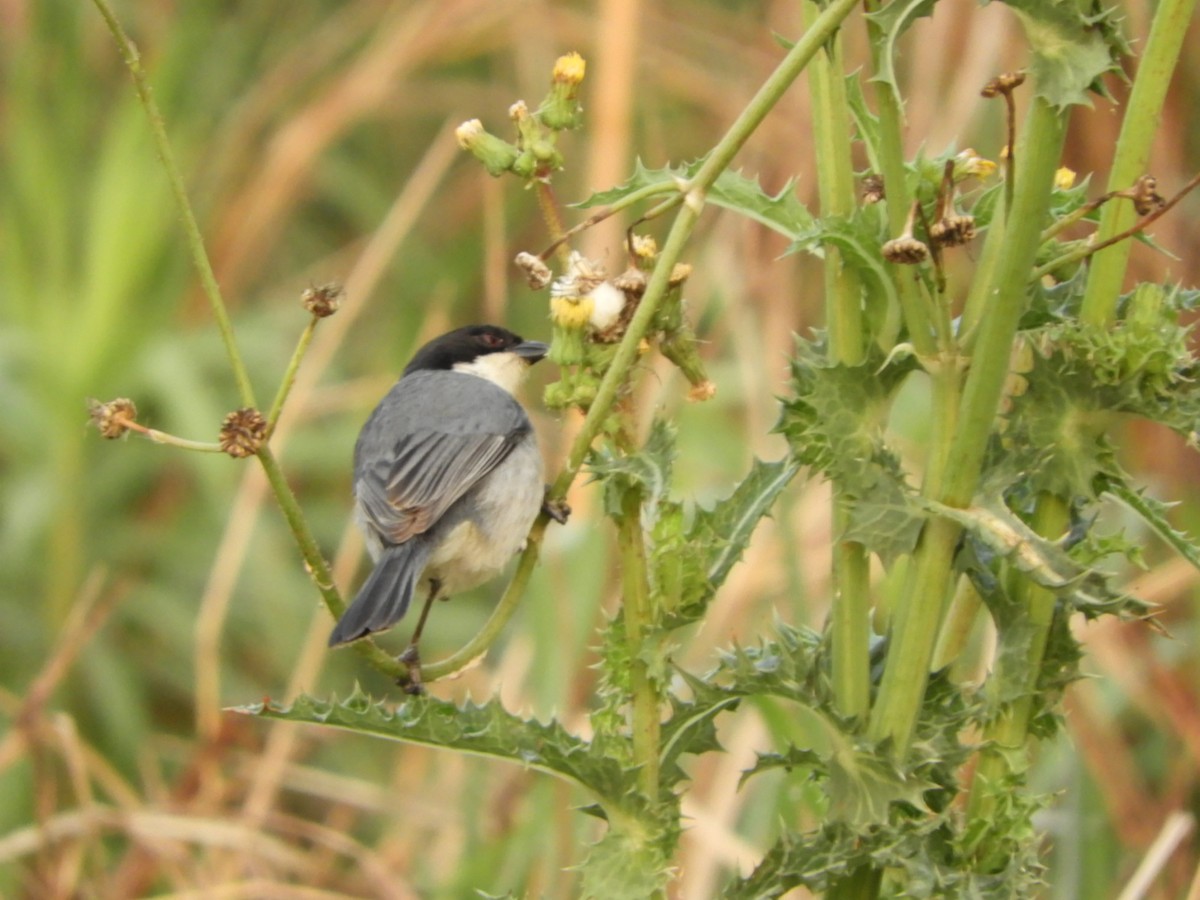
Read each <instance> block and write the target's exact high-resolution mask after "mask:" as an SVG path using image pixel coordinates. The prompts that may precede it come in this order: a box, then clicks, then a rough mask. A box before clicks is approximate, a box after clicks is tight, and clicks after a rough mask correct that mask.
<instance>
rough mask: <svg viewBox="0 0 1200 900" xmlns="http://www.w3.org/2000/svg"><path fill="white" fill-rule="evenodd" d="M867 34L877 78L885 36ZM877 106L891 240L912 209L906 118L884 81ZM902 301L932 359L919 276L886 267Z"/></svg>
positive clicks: (875, 29)
mask: <svg viewBox="0 0 1200 900" xmlns="http://www.w3.org/2000/svg"><path fill="white" fill-rule="evenodd" d="M878 7H879V2H878V0H869V2H868V3H867V11H868V12H874V11H876V10H877V9H878ZM867 33H868V35H869V39H870V42H871V66H872V69H873V70H874V72H875V73H876V75H877V76H878V74H879V72H880V71H881V70H882V67H883V62H882V55H883V48H884V41H885V40H886V37H885V35H884V34H883V33H882V32H881V30H880V28H879V26H878V25H876V24H875V23H874V21H873V20H870V19H868V20H867ZM873 83H874V87H875V106H876V108H877V112H878V116H879V165H880V173H879V174H880V175H882V176H883V187H884V193H885V197H886V199H885V200H884V202H885V203H886V204H887V215H888V232H889V234H890V235H891V236H892V237H898V236H899V235H901V234H903V233H904V227H905V222H906V221H907V219H908V211H909V209H910V208H911V206H912V195H911V194H910V193H909V190H908V170H907V168H906V167H905V162H904V137H903V132H904V114H903V111H902V110H901V108H900V100H899V98H898V97H897V96H896V92H895V91H894V90H893V89H892V86H891V85H890V84H888V83H887V82H886V81H884V80H883V79H881V78H878V77H877V78H876V79H875V80H874V82H873ZM887 266H888V268H889V269H890V270H891V273H892V280H893V281H894V282H895V284H896V293H897V294H898V296H899V297H900V306H901V309H902V311H903V313H904V322H905V325H907V326H908V339H909V341H911V342H912V345H913V347H914V348H915V349H916V351H917V353H918V355H920V356H926V357H928V356H932V355H933V354H934V353H935V352H936V349H937V348H936V345H935V343H934V336H933V331H934V330H933V322H932V320H931V319H930V316H929V305H928V304H927V303H925V302H924V299H923V298H922V297H921V292H920V289H919V287H918V285H917V281H916V276H915V274H914V272H913V270H912V267H911V266H897V265H894V264H892V263H887Z"/></svg>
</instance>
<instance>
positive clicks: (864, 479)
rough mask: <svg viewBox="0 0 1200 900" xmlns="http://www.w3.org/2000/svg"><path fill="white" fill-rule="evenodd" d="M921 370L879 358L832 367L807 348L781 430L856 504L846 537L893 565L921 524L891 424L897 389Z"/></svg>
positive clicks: (901, 360)
mask: <svg viewBox="0 0 1200 900" xmlns="http://www.w3.org/2000/svg"><path fill="white" fill-rule="evenodd" d="M915 367H916V362H915V360H914V359H913V358H912V357H911V356H908V355H902V356H899V357H893V358H890V359H888V360H886V361H885V360H883V359H882V358H881V357H880V355H879V354H878V353H876V354H872V355H871V356H870V357H868V359H867V360H866V361H865V362H864V363H863V364H862V365H858V366H845V365H840V364H836V363H832V362H830V361H829V359H828V358H827V356H826V355H825V352H824V347H823V345H822V344H820V343H817V344H814V343H811V342H806V341H800V342H798V345H797V353H796V356H795V358H794V359H793V361H792V389H793V396H792V397H790V398H788V399H787V400H785V401H784V403H783V412H782V415H781V416H780V420H779V424H778V426H777V430H778V431H780V432H781V433H782V434H783V435H784V437H786V438H787V440H788V443H789V444H790V445H791V447H792V452H793V453H794V454H795V456H796V459H797V460H798V461H799V462H801V463H803V464H805V465H807V466H810V467H811V468H812V469H813V470H814V471H816V472H819V473H820V474H821V475H823V476H824V477H826V478H828V479H829V480H831V481H833V482H835V483H836V484H837V485H838V486H839V489H840V491H841V492H842V496H843V497H844V498H845V500H846V501H847V502H848V503H849V522H848V525H847V528H846V532H845V533H844V535H842V536H843V537H844V538H845V539H847V540H854V541H858V542H860V543H861V544H863V545H864V546H865V547H866V548H867V549H868V550H870V551H871V552H874V553H878V554H879V556H880V557H881V558H882V559H883V560H884V561H885V562H891V561H893V560H895V559H896V558H898V557H899V556H902V555H904V554H906V553H908V552H910V551H911V550H912V548H913V547H914V546H915V544H916V541H917V537H918V536H919V534H920V529H921V521H920V519H919V518H918V517H917V516H915V515H914V510H913V505H912V502H911V501H910V499H909V496H910V494H911V492H912V491H911V488H910V487H909V485H908V483H907V481H906V475H905V473H904V471H903V467H902V465H901V462H900V458H899V457H898V456H897V454H896V453H895V452H894V451H893V450H892V449H891V448H890V447H889V446H888V444H887V441H886V438H885V434H884V431H885V425H886V422H887V416H888V412H889V409H890V404H891V400H892V398H893V396H894V395H895V392H896V390H897V388H898V387H899V386H900V384H901V383H902V382H903V380H904V379H905V377H907V375H908V374H909V373H911V372H912V371H913V370H914V368H915Z"/></svg>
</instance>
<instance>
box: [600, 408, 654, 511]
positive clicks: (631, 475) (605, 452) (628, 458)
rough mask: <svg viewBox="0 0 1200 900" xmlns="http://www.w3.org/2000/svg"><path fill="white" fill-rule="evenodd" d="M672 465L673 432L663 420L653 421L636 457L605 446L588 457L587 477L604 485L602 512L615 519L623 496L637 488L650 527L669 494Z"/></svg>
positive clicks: (634, 454) (620, 507) (635, 454)
mask: <svg viewBox="0 0 1200 900" xmlns="http://www.w3.org/2000/svg"><path fill="white" fill-rule="evenodd" d="M674 464H675V428H674V426H673V425H671V423H670V422H668V421H667V420H665V419H656V420H655V421H654V424H653V425H652V426H651V428H650V434H649V436H648V437H647V438H646V444H645V446H643V447H642V449H641V450H639V451H638V452H636V453H620V452H618V451H617V450H616V449H615V448H613V447H612V446H611V445H606V446H604V447H601V448H599V449H596V450H593V451H592V453H591V454H590V456H589V457H588V471H589V473H590V474H591V476H592V477H593V478H594V479H595V480H597V481H600V482H602V483H603V484H604V511H605V512H606V513H608V514H609V515H610V516H613V517H614V518H617V517H620V516H621V515H623V512H622V501H623V498H624V495H625V492H626V491H628V490H629V489H631V488H635V487H636V488H637V489H638V490H639V491H640V493H641V494H642V503H643V510H644V516H645V518H646V522H647V524H650V523H653V521H654V519H655V517H656V515H657V509H658V504H659V503H660V502H661V501H662V500H663V499H664V498H665V497H666V496H667V493H668V491H669V490H670V487H671V469H672V467H673V466H674Z"/></svg>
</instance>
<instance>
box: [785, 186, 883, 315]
mask: <svg viewBox="0 0 1200 900" xmlns="http://www.w3.org/2000/svg"><path fill="white" fill-rule="evenodd" d="M876 220H877V221H876ZM882 224H883V223H882V219H880V217H879V215H878V209H877V208H874V207H869V208H868V209H867V210H865V211H864V210H860V211H859V212H857V213H855V215H854V217H853V218H851V219H842V218H838V217H836V216H823V217H821V218H820V219H817V220H815V221H814V222H813V224H812V227H811V228H809V229H807V230H805V231H802V232H800V233H798V234H796V236H795V240H793V241H792V244H791V246H789V247H788V249H787V251H786V252H788V253H796V252H799V251H805V252H808V253H815V254H817V255H820V249H821V248H822V247H823V246H824V245H826V244H829V245H831V246H834V247H837V248H838V250H839V251H841V254H842V261H843V262H844V264H845V265H847V266H849V267H850V268H851V269H853V270H854V272H855V273H856V274H858V276H859V277H860V278H861V279H862V280H863V285H864V287H865V289H866V294H867V296H868V297H873V298H876V299H877V300H879V301H880V302H879V303H878V306H879V308H880V309H898V308H899V299H898V298H897V296H896V285H895V283H894V282H893V281H892V278H891V275H890V274H889V273H888V271H887V268H886V267H885V266H884V263H883V245H884V243H885V242H886V241H887V235H886V234H884V233H883V232H882V231H881V227H882Z"/></svg>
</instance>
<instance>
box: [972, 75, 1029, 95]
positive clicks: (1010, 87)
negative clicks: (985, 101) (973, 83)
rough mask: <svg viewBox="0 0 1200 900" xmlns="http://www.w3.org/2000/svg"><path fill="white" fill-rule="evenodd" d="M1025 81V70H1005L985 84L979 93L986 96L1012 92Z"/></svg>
mask: <svg viewBox="0 0 1200 900" xmlns="http://www.w3.org/2000/svg"><path fill="white" fill-rule="evenodd" d="M1024 83H1025V73H1024V72H1004V73H1003V74H1001V75H997V76H996V77H995V78H993V79H992V80H991V81H989V82H988V83H987V84H985V85H984V86H983V90H981V91H980V92H979V93H980V94H981V95H982V96H984V97H998V96H1000V95H1001V94H1011V93H1012V92H1013V91H1014V90H1015V89H1016V88H1019V87H1020V86H1021V85H1023V84H1024Z"/></svg>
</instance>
